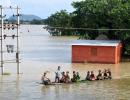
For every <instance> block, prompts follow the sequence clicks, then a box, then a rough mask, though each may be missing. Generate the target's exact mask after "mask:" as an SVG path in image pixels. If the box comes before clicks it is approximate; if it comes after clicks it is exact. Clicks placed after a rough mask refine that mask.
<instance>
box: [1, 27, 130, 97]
mask: <svg viewBox="0 0 130 100" xmlns="http://www.w3.org/2000/svg"><path fill="white" fill-rule="evenodd" d="M42 27H43V26H40V25H39V26H35V25H32V26H29V25H24V26H21V30H20V51H21V52H20V56H21V61H20V62H21V63H20V75H17V74H16V73H17V70H16V69H17V66H16V64H14V63H13V64H12V63H4V72H8V73H11V75H9V76H0V100H129V99H130V63H129V62H127V63H120V64H91V63H83V64H77V63H71V44H72V42H73V41H74V40H77V37H63V36H59V37H56V36H54V37H52V36H50V35H49V33H48V32H46V30H44V29H43V28H42ZM4 43H6V44H7V42H4ZM9 43H11V42H9ZM6 44H5V45H6ZM10 55H11V57H14V56H13V54H6V56H5V57H4V59H6V60H7V59H9V58H10V57H9V56H10ZM59 65H60V66H61V69H62V70H64V71H69V72H70V73H72V71H73V70H75V71H79V73H80V75H81V77H82V79H84V78H85V75H86V72H87V71H88V70H89V71H92V70H93V71H94V72H95V74H97V71H98V70H99V69H101V70H103V69H105V68H106V69H107V68H110V69H111V71H112V76H113V80H106V81H95V82H86V83H80V84H79V83H76V84H66V85H65V84H64V85H55V86H43V85H41V84H39V82H40V78H41V75H42V74H43V72H44V71H49V73H48V76H49V77H50V78H51V80H52V81H54V72H55V70H56V69H57V66H59ZM70 75H71V76H72V74H70Z"/></svg>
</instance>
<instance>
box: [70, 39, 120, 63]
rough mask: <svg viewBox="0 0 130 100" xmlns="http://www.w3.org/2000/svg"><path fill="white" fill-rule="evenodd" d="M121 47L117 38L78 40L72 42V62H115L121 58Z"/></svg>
mask: <svg viewBox="0 0 130 100" xmlns="http://www.w3.org/2000/svg"><path fill="white" fill-rule="evenodd" d="M121 49H122V44H121V42H120V41H118V40H117V41H116V40H78V41H76V42H75V43H74V44H72V62H73V63H83V62H92V63H112V64H117V63H119V62H120V60H121Z"/></svg>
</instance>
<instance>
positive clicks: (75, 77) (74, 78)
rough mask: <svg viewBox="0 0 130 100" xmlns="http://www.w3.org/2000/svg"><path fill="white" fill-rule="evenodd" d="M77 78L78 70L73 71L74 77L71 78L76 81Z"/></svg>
mask: <svg viewBox="0 0 130 100" xmlns="http://www.w3.org/2000/svg"><path fill="white" fill-rule="evenodd" d="M76 80H77V76H76V72H75V71H73V78H72V79H71V81H72V82H76Z"/></svg>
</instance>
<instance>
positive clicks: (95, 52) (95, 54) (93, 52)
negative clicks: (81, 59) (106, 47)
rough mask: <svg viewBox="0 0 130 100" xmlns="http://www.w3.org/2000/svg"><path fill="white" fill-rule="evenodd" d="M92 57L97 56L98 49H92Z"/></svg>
mask: <svg viewBox="0 0 130 100" xmlns="http://www.w3.org/2000/svg"><path fill="white" fill-rule="evenodd" d="M91 55H92V56H97V48H94V47H93V48H91Z"/></svg>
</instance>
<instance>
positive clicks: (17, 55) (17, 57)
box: [16, 6, 20, 74]
mask: <svg viewBox="0 0 130 100" xmlns="http://www.w3.org/2000/svg"><path fill="white" fill-rule="evenodd" d="M19 17H20V14H19V8H18V6H17V52H16V61H17V74H19V73H20V71H19V25H20V23H19Z"/></svg>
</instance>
